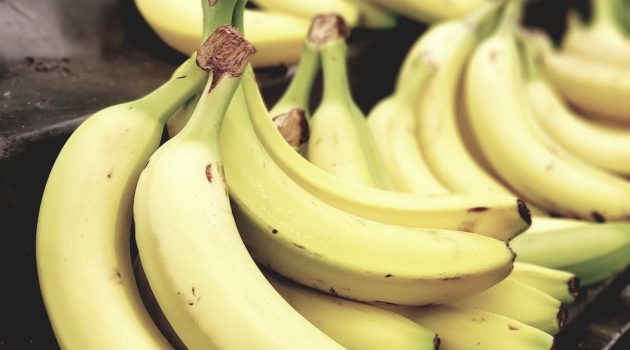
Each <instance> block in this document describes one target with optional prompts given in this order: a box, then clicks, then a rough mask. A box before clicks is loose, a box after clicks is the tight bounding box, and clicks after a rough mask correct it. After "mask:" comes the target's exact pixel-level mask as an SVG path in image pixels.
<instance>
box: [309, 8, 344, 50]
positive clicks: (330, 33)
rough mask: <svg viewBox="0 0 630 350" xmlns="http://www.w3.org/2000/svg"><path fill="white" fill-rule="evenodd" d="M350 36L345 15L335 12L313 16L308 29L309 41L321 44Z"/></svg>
mask: <svg viewBox="0 0 630 350" xmlns="http://www.w3.org/2000/svg"><path fill="white" fill-rule="evenodd" d="M349 36H350V29H349V28H348V25H347V24H346V22H345V21H344V19H343V17H341V16H339V15H337V14H335V13H330V14H325V15H318V16H315V17H313V21H312V22H311V28H310V29H309V31H308V41H309V42H311V43H313V44H314V45H317V46H320V45H324V44H326V43H328V42H331V41H335V40H337V39H339V38H343V39H346V38H347V37H349Z"/></svg>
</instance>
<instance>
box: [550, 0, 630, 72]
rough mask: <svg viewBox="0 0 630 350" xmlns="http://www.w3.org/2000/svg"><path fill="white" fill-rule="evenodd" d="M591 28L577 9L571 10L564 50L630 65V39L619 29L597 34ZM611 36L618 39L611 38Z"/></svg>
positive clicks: (563, 39)
mask: <svg viewBox="0 0 630 350" xmlns="http://www.w3.org/2000/svg"><path fill="white" fill-rule="evenodd" d="M611 2H612V1H611ZM589 29H590V28H589V27H587V26H586V25H585V24H584V23H583V22H582V20H581V18H580V15H579V13H578V12H577V11H569V12H568V13H567V29H566V31H565V35H564V37H563V38H562V43H561V48H562V50H563V51H566V52H570V53H575V54H578V55H583V56H585V57H590V58H592V59H594V60H597V61H600V62H607V63H610V64H616V65H619V66H628V65H630V40H628V39H626V38H624V37H623V35H622V34H620V33H617V31H614V32H613V34H612V35H596V34H595V33H593V32H592V31H589ZM620 36H621V40H620V38H619V37H620ZM610 38H616V39H613V40H610Z"/></svg>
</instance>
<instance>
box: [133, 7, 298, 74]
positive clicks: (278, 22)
mask: <svg viewBox="0 0 630 350" xmlns="http://www.w3.org/2000/svg"><path fill="white" fill-rule="evenodd" d="M135 3H136V6H137V7H138V10H139V11H140V14H141V15H142V16H143V18H144V19H145V20H146V21H147V23H148V24H149V25H150V26H151V28H152V29H153V30H154V31H155V32H156V33H157V35H158V36H159V37H160V38H161V39H162V40H164V42H166V43H167V44H168V45H169V46H171V47H173V48H174V49H175V50H177V51H179V52H181V53H184V54H186V55H187V54H190V53H191V52H193V51H194V50H196V49H197V47H198V46H199V40H200V38H201V31H202V23H203V19H202V12H201V6H200V5H199V1H197V0H135ZM244 16H245V19H244V20H245V25H246V26H247V28H248V29H247V34H246V36H245V38H246V39H247V40H248V41H250V42H252V44H253V45H254V46H256V49H257V53H256V54H255V55H254V56H252V59H251V61H252V64H253V65H254V66H256V67H265V66H277V65H287V66H289V65H292V64H294V63H296V62H297V61H298V60H299V58H300V54H301V52H302V45H303V42H304V38H305V37H306V33H307V32H308V27H309V21H308V20H306V19H303V18H300V17H295V16H291V15H288V14H283V13H278V12H271V11H260V10H253V9H246V10H245V14H244Z"/></svg>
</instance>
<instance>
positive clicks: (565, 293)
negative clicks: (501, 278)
mask: <svg viewBox="0 0 630 350" xmlns="http://www.w3.org/2000/svg"><path fill="white" fill-rule="evenodd" d="M510 278H511V279H513V280H516V281H519V282H521V283H524V284H526V285H528V286H531V287H534V288H536V289H538V290H540V291H542V292H544V293H545V294H549V295H550V296H552V297H554V298H556V299H558V300H560V301H561V302H562V303H566V304H571V303H573V302H574V301H575V298H576V297H577V296H578V293H579V291H580V279H579V278H578V277H577V276H575V275H574V274H572V273H570V272H567V271H562V270H557V269H550V268H548V267H544V266H539V265H534V264H528V263H523V262H515V263H514V270H512V273H511V274H510Z"/></svg>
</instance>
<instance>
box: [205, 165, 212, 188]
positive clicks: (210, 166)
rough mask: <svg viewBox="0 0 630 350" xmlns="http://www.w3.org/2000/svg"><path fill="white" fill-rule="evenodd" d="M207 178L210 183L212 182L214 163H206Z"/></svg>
mask: <svg viewBox="0 0 630 350" xmlns="http://www.w3.org/2000/svg"><path fill="white" fill-rule="evenodd" d="M206 179H208V182H209V183H212V163H210V164H208V165H206Z"/></svg>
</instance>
